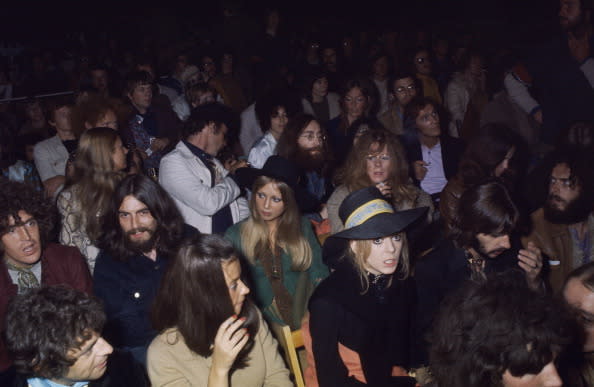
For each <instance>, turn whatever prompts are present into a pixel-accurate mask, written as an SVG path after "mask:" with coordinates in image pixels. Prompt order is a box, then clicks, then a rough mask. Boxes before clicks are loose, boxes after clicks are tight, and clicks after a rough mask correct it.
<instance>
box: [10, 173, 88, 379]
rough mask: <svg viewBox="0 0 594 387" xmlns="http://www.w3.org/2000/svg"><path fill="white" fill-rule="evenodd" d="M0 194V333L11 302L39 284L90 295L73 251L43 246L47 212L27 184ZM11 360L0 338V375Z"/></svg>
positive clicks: (47, 207)
mask: <svg viewBox="0 0 594 387" xmlns="http://www.w3.org/2000/svg"><path fill="white" fill-rule="evenodd" d="M1 185H2V190H0V254H1V256H2V259H0V330H4V316H5V315H6V308H7V305H8V302H9V301H10V299H12V298H13V297H14V296H15V295H17V294H20V293H24V292H26V291H27V290H29V289H30V288H37V287H39V286H41V285H59V284H63V285H67V286H70V287H72V288H74V289H77V290H81V291H84V292H87V293H91V290H92V283H91V274H90V273H89V269H88V266H87V264H86V262H85V260H84V258H83V257H82V255H81V254H80V252H79V251H78V249H76V248H75V247H68V246H62V245H58V244H55V243H47V242H48V239H49V238H48V236H49V233H50V231H51V230H52V228H53V216H52V207H51V204H50V203H49V201H47V200H45V199H44V198H43V196H42V195H41V193H39V192H37V191H35V190H34V189H33V188H31V187H30V186H28V185H25V184H22V183H17V182H9V181H2V182H1ZM10 363H11V360H10V358H9V356H8V354H7V352H6V350H5V348H4V341H3V339H2V338H0V371H1V370H4V369H6V368H7V367H8V366H9V365H10Z"/></svg>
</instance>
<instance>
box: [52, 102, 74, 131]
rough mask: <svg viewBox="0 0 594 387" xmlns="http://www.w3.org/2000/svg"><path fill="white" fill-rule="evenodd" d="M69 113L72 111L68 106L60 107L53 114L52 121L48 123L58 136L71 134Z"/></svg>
mask: <svg viewBox="0 0 594 387" xmlns="http://www.w3.org/2000/svg"><path fill="white" fill-rule="evenodd" d="M71 113H72V109H71V108H70V106H62V107H61V108H59V109H56V110H55V111H54V114H53V120H52V121H49V123H50V125H51V126H53V127H54V128H55V129H56V131H57V132H58V133H59V134H62V133H63V134H70V133H71V132H72V126H71V123H70V115H71ZM65 139H66V138H65Z"/></svg>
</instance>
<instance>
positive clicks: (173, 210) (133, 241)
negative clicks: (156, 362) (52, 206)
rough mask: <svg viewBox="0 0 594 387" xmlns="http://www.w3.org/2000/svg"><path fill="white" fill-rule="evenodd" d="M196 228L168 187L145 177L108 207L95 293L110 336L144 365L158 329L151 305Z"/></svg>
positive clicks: (122, 187)
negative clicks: (175, 256)
mask: <svg viewBox="0 0 594 387" xmlns="http://www.w3.org/2000/svg"><path fill="white" fill-rule="evenodd" d="M195 232H197V231H196V229H194V228H193V227H191V226H188V225H184V221H183V218H182V216H181V214H180V213H179V210H178V209H177V207H176V205H175V203H174V202H173V200H172V199H171V198H170V197H169V195H167V193H166V192H165V191H164V190H163V188H161V187H160V186H159V185H158V184H157V183H156V182H154V181H152V180H151V179H150V178H148V177H146V176H144V175H131V176H128V177H127V178H126V179H124V180H123V181H122V182H121V183H120V184H119V186H118V187H117V188H116V190H115V192H114V195H113V197H112V200H111V202H110V204H109V208H108V209H107V210H106V211H105V215H104V218H103V231H102V235H101V237H100V239H99V241H98V246H99V247H100V248H101V251H100V253H99V255H98V256H97V261H96V263H95V271H94V272H93V285H94V292H95V295H96V296H97V297H99V298H100V299H101V300H102V301H103V303H104V304H105V312H106V315H107V323H106V325H105V330H104V336H105V338H106V339H107V340H108V341H109V342H110V343H111V344H112V345H113V346H115V347H116V348H121V349H125V350H129V351H130V352H131V353H132V355H134V357H135V359H136V360H137V361H138V362H140V363H145V362H146V350H147V348H148V345H149V344H150V343H151V340H152V339H153V338H154V337H155V335H156V333H157V332H155V331H154V330H153V329H152V327H151V323H150V308H151V304H152V302H153V299H154V297H155V295H156V294H157V290H158V289H159V285H160V282H161V277H162V276H163V274H164V273H165V269H166V267H167V262H168V259H170V258H171V257H172V256H173V254H174V253H175V251H176V248H177V246H178V245H179V243H180V242H181V241H182V239H183V237H184V236H186V235H190V234H191V233H195Z"/></svg>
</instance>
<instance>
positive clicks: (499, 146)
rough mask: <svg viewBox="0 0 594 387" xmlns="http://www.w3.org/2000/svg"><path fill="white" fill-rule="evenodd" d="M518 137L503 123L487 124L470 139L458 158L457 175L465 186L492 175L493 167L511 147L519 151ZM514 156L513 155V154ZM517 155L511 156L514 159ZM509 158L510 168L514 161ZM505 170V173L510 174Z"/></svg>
mask: <svg viewBox="0 0 594 387" xmlns="http://www.w3.org/2000/svg"><path fill="white" fill-rule="evenodd" d="M519 147H520V139H519V137H518V136H517V135H516V134H515V133H514V132H513V131H512V130H511V129H510V128H508V127H507V126H505V125H503V124H489V125H485V126H484V127H483V128H481V130H480V132H479V134H478V135H477V136H476V137H474V138H473V139H472V141H470V143H469V144H468V147H467V148H466V151H465V152H464V154H463V155H462V158H461V159H460V166H459V168H458V175H459V176H460V177H461V178H462V182H463V184H464V185H465V186H469V185H473V184H477V183H479V182H480V181H481V180H484V179H487V178H489V177H491V176H493V172H495V168H496V167H497V165H499V163H501V162H502V161H503V159H504V158H505V156H506V155H507V153H508V152H509V151H510V150H511V149H515V152H516V153H519V152H520V149H518V148H519ZM514 156H515V155H514ZM516 158H517V157H512V160H515V159H516ZM512 160H510V170H511V169H513V166H514V163H513V161H512ZM511 173H512V172H507V173H506V174H511Z"/></svg>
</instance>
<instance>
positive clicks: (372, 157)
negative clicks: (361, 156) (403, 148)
mask: <svg viewBox="0 0 594 387" xmlns="http://www.w3.org/2000/svg"><path fill="white" fill-rule="evenodd" d="M365 158H366V159H367V161H369V162H372V163H375V162H376V161H390V160H392V157H391V156H390V155H387V154H381V155H367V156H366V157H365Z"/></svg>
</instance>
